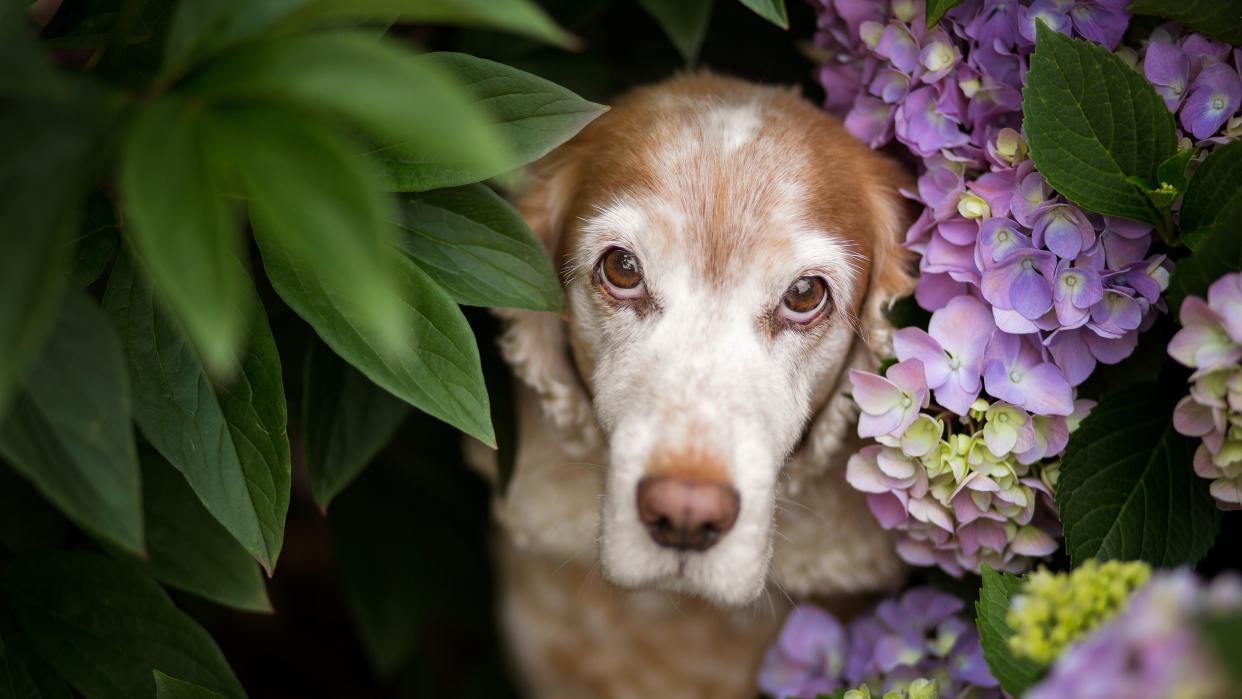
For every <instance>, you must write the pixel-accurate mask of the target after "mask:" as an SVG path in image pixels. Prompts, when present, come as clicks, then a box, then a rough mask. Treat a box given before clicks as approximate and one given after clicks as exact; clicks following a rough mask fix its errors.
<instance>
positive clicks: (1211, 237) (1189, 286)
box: [1166, 172, 1242, 315]
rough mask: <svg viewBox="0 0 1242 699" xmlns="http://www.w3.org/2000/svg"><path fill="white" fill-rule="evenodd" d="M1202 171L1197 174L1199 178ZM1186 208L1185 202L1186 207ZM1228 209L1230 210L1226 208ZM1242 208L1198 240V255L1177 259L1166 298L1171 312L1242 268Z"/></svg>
mask: <svg viewBox="0 0 1242 699" xmlns="http://www.w3.org/2000/svg"><path fill="white" fill-rule="evenodd" d="M1198 174H1199V173H1197V172H1196V173H1195V176H1196V177H1197V176H1198ZM1182 208H1183V210H1184V209H1185V204H1183V206H1182ZM1226 211H1228V209H1226ZM1240 230H1242V207H1237V206H1235V207H1233V210H1232V211H1230V212H1229V217H1228V218H1225V219H1222V220H1221V221H1219V222H1218V223H1217V224H1216V225H1214V226H1213V227H1212V229H1211V231H1209V232H1208V233H1207V234H1206V235H1205V236H1204V237H1203V238H1202V240H1201V241H1200V242H1199V243H1197V246H1198V247H1196V248H1195V252H1194V254H1192V255H1190V256H1189V257H1184V258H1182V259H1180V260H1178V261H1177V265H1176V266H1175V267H1174V268H1173V275H1172V277H1170V279H1169V290H1168V291H1167V292H1166V298H1167V299H1168V301H1169V312H1170V313H1173V314H1174V315H1176V314H1177V312H1178V309H1179V308H1180V307H1181V305H1182V299H1184V298H1186V297H1187V296H1189V295H1191V294H1195V295H1197V296H1205V295H1206V294H1207V290H1208V287H1209V286H1211V285H1212V282H1214V281H1216V280H1217V279H1220V278H1221V277H1222V276H1224V275H1225V274H1227V273H1229V272H1236V271H1238V270H1242V235H1238V231H1240Z"/></svg>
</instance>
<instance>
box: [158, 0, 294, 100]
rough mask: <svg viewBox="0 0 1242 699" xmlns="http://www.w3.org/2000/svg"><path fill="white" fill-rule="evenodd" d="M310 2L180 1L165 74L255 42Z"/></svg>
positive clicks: (167, 43) (167, 49) (170, 34)
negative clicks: (248, 42) (232, 48)
mask: <svg viewBox="0 0 1242 699" xmlns="http://www.w3.org/2000/svg"><path fill="white" fill-rule="evenodd" d="M307 1H308V0H263V1H262V2H254V0H213V1H212V2H179V3H177V11H176V14H175V15H174V16H173V20H172V24H171V26H170V27H169V30H168V38H167V39H166V40H165V45H164V75H165V80H166V81H169V82H171V78H172V76H176V75H179V74H180V73H183V72H185V71H186V70H187V69H188V68H189V67H190V66H191V65H193V64H195V63H197V62H201V61H202V60H203V59H205V58H208V57H210V56H212V55H213V54H216V53H219V52H221V51H223V50H224V49H227V48H229V47H231V46H234V45H236V44H240V43H243V42H247V41H251V40H253V39H255V38H257V37H259V36H261V35H262V34H263V33H264V32H266V31H268V30H269V29H271V28H272V27H273V26H275V25H276V24H277V23H278V22H280V21H281V20H283V19H285V18H287V17H288V16H289V15H291V14H293V12H294V11H296V10H298V9H301V8H302V7H304V6H305V5H306V4H307Z"/></svg>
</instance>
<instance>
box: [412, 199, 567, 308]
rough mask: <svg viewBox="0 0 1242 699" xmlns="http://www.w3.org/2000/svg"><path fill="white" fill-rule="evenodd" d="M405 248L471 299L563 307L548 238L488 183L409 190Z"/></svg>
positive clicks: (462, 299)
mask: <svg viewBox="0 0 1242 699" xmlns="http://www.w3.org/2000/svg"><path fill="white" fill-rule="evenodd" d="M401 216H402V218H401V223H400V225H401V227H402V228H403V229H405V231H406V232H407V233H408V235H404V236H402V237H401V248H402V249H403V250H405V251H406V253H408V254H409V255H410V256H411V257H412V258H414V261H415V262H417V263H418V266H419V267H422V268H423V271H425V272H427V274H429V275H431V278H432V279H434V280H436V283H437V284H439V285H440V286H442V287H444V290H445V291H447V292H449V293H450V294H452V295H453V298H455V299H457V302H458V303H463V304H466V305H470V306H493V307H501V308H528V309H531V310H536V311H555V312H558V313H559V312H561V310H562V309H563V308H564V305H565V295H564V292H563V291H562V290H561V285H560V282H559V281H558V280H557V278H556V271H555V270H554V269H553V268H552V262H551V261H550V260H549V259H548V252H547V250H546V249H545V248H544V247H543V243H541V242H539V239H538V238H536V237H535V234H534V233H532V232H531V230H530V228H529V227H528V226H527V225H526V222H525V221H523V220H522V217H521V216H519V215H518V213H517V212H516V211H514V210H513V207H512V206H510V205H509V203H508V202H506V201H505V200H504V199H503V198H501V197H500V196H499V195H497V194H496V193H495V192H493V191H492V190H491V189H490V188H489V187H487V186H486V185H482V184H474V185H467V186H465V187H457V188H453V189H437V190H433V191H430V192H423V193H420V194H409V195H404V196H403V197H402V200H401Z"/></svg>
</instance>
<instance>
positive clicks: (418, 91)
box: [185, 31, 512, 172]
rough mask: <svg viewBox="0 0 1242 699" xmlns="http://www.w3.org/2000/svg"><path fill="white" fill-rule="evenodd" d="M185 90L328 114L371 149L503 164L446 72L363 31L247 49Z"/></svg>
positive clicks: (486, 166)
mask: <svg viewBox="0 0 1242 699" xmlns="http://www.w3.org/2000/svg"><path fill="white" fill-rule="evenodd" d="M185 89H186V90H188V91H190V92H192V93H193V94H194V95H195V96H196V97H201V98H204V99H208V100H212V101H215V102H223V103H237V102H247V101H250V102H271V103H277V104H287V105H292V106H294V107H297V108H298V109H311V110H319V111H322V112H324V113H327V114H332V115H338V116H341V117H344V118H346V119H347V120H349V121H350V122H352V123H356V124H358V125H359V126H362V127H364V128H366V129H367V130H368V131H369V132H370V133H371V134H372V135H374V136H375V137H376V138H378V139H380V141H381V145H385V146H387V145H392V144H401V146H402V148H405V149H409V150H410V152H412V153H417V154H418V156H419V158H420V159H422V160H425V161H427V162H447V161H450V160H451V161H453V162H455V163H461V166H462V167H465V168H469V169H471V170H478V171H484V172H498V171H501V170H503V169H504V168H505V166H506V164H507V163H509V162H511V160H512V158H511V157H509V156H508V155H507V154H506V152H505V150H506V149H505V146H504V144H503V142H502V141H501V140H500V138H499V137H498V135H497V133H496V130H495V129H494V127H492V125H491V123H490V119H489V118H488V117H487V115H486V112H485V111H484V110H483V109H482V108H481V107H480V106H478V105H476V104H474V102H473V100H472V98H471V95H470V94H469V93H468V92H467V91H465V90H464V89H463V88H462V87H461V86H460V85H459V84H458V82H457V80H455V79H454V78H453V76H452V75H451V74H450V73H449V72H448V71H447V70H445V69H443V68H441V67H439V66H437V65H434V64H433V63H430V62H428V61H427V60H425V59H422V58H420V57H419V56H418V55H417V54H415V53H414V52H413V51H411V50H410V49H409V48H407V47H404V46H402V45H400V44H398V43H396V42H387V41H377V40H376V39H375V37H374V36H371V35H369V34H366V33H363V32H358V31H336V32H321V33H316V34H308V35H303V36H292V37H283V38H279V39H274V40H268V41H262V42H259V43H255V44H251V45H249V46H246V47H243V48H241V49H239V50H237V51H235V52H233V53H230V54H228V55H227V56H224V57H222V58H221V59H219V60H217V61H214V62H212V63H211V64H209V65H208V66H206V67H205V68H204V69H203V70H202V71H201V72H200V73H198V74H197V75H196V76H195V77H194V78H193V79H191V80H189V81H188V82H187V83H186V85H185ZM289 118H290V119H293V118H296V119H305V116H304V115H303V114H301V113H296V114H293V115H291V116H290V117H289Z"/></svg>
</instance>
